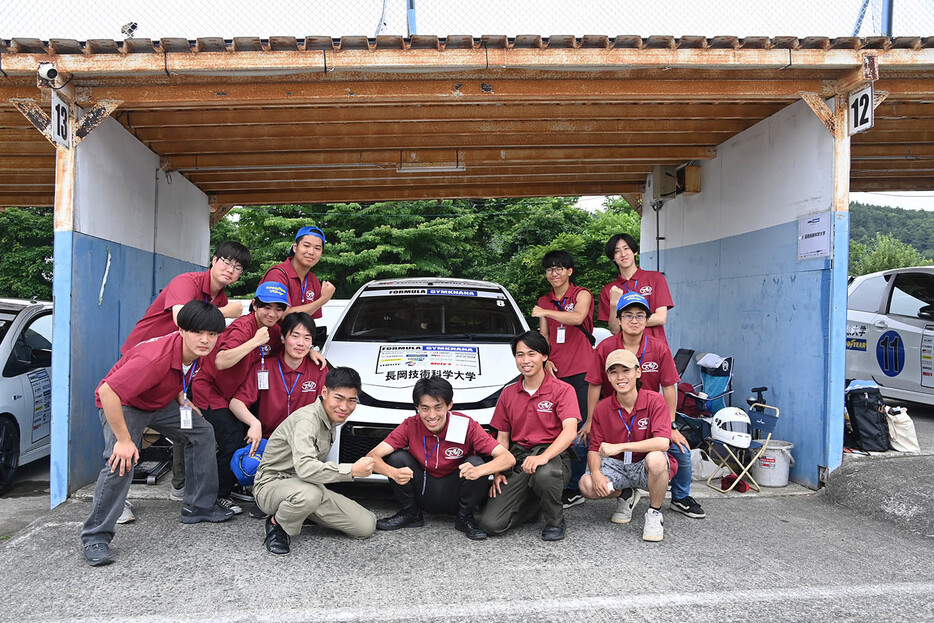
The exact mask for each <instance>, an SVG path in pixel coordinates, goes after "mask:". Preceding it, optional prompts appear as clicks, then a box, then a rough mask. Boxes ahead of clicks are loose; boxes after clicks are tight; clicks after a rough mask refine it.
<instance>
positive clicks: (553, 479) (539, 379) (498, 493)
mask: <svg viewBox="0 0 934 623" xmlns="http://www.w3.org/2000/svg"><path fill="white" fill-rule="evenodd" d="M511 346H512V352H513V355H514V356H515V359H516V367H517V368H518V369H519V372H520V374H521V375H522V378H521V379H520V380H519V382H518V383H513V384H512V385H508V386H506V387H505V388H503V391H502V393H501V394H500V397H499V400H498V401H497V402H496V409H495V410H494V411H493V419H492V420H491V421H490V425H491V426H492V427H493V428H495V429H496V430H497V435H496V440H497V441H499V443H500V445H501V446H503V447H504V448H509V451H510V452H511V453H512V455H513V456H514V457H515V458H516V465H515V467H513V468H512V469H511V470H507V471H505V472H500V473H498V474H496V475H495V476H494V477H493V484H492V486H491V487H490V498H491V499H490V500H489V502H487V505H486V508H485V509H484V511H483V514H482V516H481V518H480V527H481V529H482V530H483V531H484V532H486V533H487V534H502V533H503V532H505V531H507V530H509V529H510V528H514V527H515V526H517V525H519V524H521V523H523V522H526V521H531V520H533V519H534V518H535V517H536V516H537V515H538V512H539V510H541V513H542V515H544V518H545V528H544V529H543V530H542V540H544V541H559V540H561V539H563V538H564V534H565V529H566V526H565V522H564V508H563V507H562V504H561V492H562V491H563V490H564V488H565V486H566V485H567V483H568V480H569V479H570V477H571V461H573V460H574V457H575V456H576V453H575V452H574V449H573V448H572V447H571V444H573V443H574V436H575V435H576V434H577V425H578V423H579V422H580V410H579V409H578V406H577V396H576V395H575V394H574V388H573V387H571V386H570V385H568V384H567V383H565V382H564V381H559V380H558V379H556V378H555V377H553V376H552V375H550V374H547V373H546V372H545V363H546V362H547V361H548V353H549V348H548V342H547V341H546V340H545V337H544V336H543V335H542V334H541V333H539V332H537V331H526V332H525V333H520V334H519V335H517V336H516V337H514V338H513V339H512V342H511Z"/></svg>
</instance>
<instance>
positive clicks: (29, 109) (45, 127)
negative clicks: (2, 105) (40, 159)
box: [0, 99, 54, 154]
mask: <svg viewBox="0 0 934 623" xmlns="http://www.w3.org/2000/svg"><path fill="white" fill-rule="evenodd" d="M10 103H11V104H13V106H15V107H16V109H17V110H18V111H19V112H20V113H21V114H22V115H23V117H25V118H26V120H27V121H28V122H29V123H30V124H32V126H33V127H35V128H36V129H37V130H39V134H41V135H42V136H44V137H45V139H46V140H47V141H48V142H49V144H52V120H51V119H49V116H48V115H47V114H45V111H44V110H42V109H41V108H39V105H38V104H37V103H36V101H35V100H32V99H11V100H10ZM2 139H3V136H2V135H0V140H2ZM53 149H54V147H53ZM0 153H20V154H25V153H29V152H24V151H22V150H20V149H16V148H15V147H14V148H13V149H12V150H7V149H4V148H3V147H2V143H0Z"/></svg>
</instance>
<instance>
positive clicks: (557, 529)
mask: <svg viewBox="0 0 934 623" xmlns="http://www.w3.org/2000/svg"><path fill="white" fill-rule="evenodd" d="M564 530H565V524H564V520H563V519H562V520H561V523H559V524H558V525H556V526H545V529H544V530H542V540H543V541H560V540H561V539H563V538H564Z"/></svg>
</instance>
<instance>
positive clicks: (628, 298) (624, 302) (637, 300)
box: [616, 292, 652, 316]
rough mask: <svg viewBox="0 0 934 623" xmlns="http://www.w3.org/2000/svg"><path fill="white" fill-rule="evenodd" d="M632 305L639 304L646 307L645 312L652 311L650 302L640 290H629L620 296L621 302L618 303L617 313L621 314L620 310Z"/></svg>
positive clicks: (649, 312)
mask: <svg viewBox="0 0 934 623" xmlns="http://www.w3.org/2000/svg"><path fill="white" fill-rule="evenodd" d="M630 305H639V306H640V307H642V308H643V309H645V313H647V314H651V313H652V308H650V307H649V302H648V300H646V298H645V297H644V296H642V295H641V294H639V293H638V292H627V293H626V294H624V295H622V296H621V297H619V303H617V304H616V315H617V316H619V312H621V311H623V310H624V309H626V308H627V307H629V306H630Z"/></svg>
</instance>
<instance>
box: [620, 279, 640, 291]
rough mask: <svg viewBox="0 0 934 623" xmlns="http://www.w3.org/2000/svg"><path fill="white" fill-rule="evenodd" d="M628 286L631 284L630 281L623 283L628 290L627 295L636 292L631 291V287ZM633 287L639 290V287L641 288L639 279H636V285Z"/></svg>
mask: <svg viewBox="0 0 934 623" xmlns="http://www.w3.org/2000/svg"><path fill="white" fill-rule="evenodd" d="M628 284H629V280H628V279H627V280H626V281H624V282H623V287H624V288H626V293H627V294H628V293H629V292H635V290H632V289H630V287H629V285H628ZM633 287H634V288H638V287H639V280H638V279H636V285H634V286H633Z"/></svg>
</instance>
